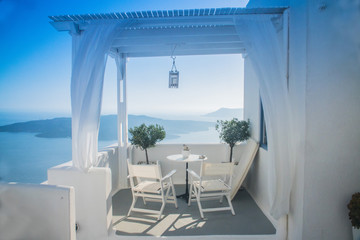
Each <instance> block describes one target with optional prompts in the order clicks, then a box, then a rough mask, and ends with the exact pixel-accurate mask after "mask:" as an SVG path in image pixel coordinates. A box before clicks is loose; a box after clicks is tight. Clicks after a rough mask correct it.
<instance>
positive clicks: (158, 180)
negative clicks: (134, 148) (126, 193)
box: [128, 160, 178, 220]
mask: <svg viewBox="0 0 360 240" xmlns="http://www.w3.org/2000/svg"><path fill="white" fill-rule="evenodd" d="M128 169H129V176H128V177H129V178H130V186H131V192H132V195H133V201H132V204H131V207H130V209H129V212H128V216H130V213H131V212H133V211H134V212H143V213H151V214H157V215H158V220H160V218H161V215H162V212H163V210H164V207H165V204H166V202H170V203H174V204H175V207H176V208H178V205H177V199H176V192H175V188H174V184H173V181H172V175H174V174H175V172H176V170H172V171H171V172H170V173H168V174H167V175H166V176H165V177H162V174H161V167H160V165H159V162H157V164H156V165H133V164H131V163H130V161H129V160H128ZM170 192H171V194H170ZM138 197H142V198H143V202H144V205H146V201H154V202H162V205H161V208H160V210H159V211H156V210H151V209H145V208H137V207H135V203H136V200H137V198H138Z"/></svg>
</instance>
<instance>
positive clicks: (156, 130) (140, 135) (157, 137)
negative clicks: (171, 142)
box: [129, 124, 166, 164]
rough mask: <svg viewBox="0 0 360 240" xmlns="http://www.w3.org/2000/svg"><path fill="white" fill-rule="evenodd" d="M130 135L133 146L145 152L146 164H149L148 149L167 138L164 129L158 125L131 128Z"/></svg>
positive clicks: (142, 125)
mask: <svg viewBox="0 0 360 240" xmlns="http://www.w3.org/2000/svg"><path fill="white" fill-rule="evenodd" d="M129 133H130V135H131V136H130V138H129V140H130V142H131V144H132V145H134V146H136V147H139V148H140V149H141V150H143V151H145V156H146V164H149V157H148V152H147V149H148V148H150V147H154V146H155V144H156V143H157V142H159V141H161V140H163V139H164V138H165V136H166V133H165V130H164V127H162V126H160V125H158V124H156V125H149V126H146V125H145V124H141V125H140V126H138V127H134V128H130V129H129Z"/></svg>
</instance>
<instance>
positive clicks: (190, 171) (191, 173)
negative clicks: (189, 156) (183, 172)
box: [187, 169, 200, 179]
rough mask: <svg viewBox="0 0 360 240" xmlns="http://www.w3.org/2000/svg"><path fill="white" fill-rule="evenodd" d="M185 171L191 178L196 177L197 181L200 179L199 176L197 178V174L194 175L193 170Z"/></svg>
mask: <svg viewBox="0 0 360 240" xmlns="http://www.w3.org/2000/svg"><path fill="white" fill-rule="evenodd" d="M187 171H188V173H190V175H192V176H193V177H196V178H197V179H200V176H199V175H197V173H196V172H194V171H193V170H191V169H188V170H187Z"/></svg>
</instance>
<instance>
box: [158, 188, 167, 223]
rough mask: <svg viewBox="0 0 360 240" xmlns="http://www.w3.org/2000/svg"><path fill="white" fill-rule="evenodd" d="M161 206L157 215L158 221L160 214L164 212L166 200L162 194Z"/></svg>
mask: <svg viewBox="0 0 360 240" xmlns="http://www.w3.org/2000/svg"><path fill="white" fill-rule="evenodd" d="M161 199H162V205H161V208H160V213H159V216H158V219H157V220H158V221H159V220H160V218H161V215H162V212H163V211H164V208H165V204H166V200H165V197H164V193H163V194H162V198H161Z"/></svg>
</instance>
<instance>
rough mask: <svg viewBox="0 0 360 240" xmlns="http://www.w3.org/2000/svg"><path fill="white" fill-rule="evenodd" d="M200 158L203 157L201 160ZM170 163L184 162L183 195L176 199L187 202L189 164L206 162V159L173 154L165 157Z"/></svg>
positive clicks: (191, 155) (197, 156) (192, 155)
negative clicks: (182, 199)
mask: <svg viewBox="0 0 360 240" xmlns="http://www.w3.org/2000/svg"><path fill="white" fill-rule="evenodd" d="M202 156H204V157H203V158H202ZM166 158H167V159H168V160H170V161H176V162H184V163H186V169H185V171H186V179H185V187H186V188H185V193H184V194H181V195H179V196H177V197H178V198H184V199H185V200H188V198H189V173H188V171H187V170H188V168H189V162H199V161H205V160H207V157H206V156H205V155H197V154H190V155H189V156H188V157H183V155H182V154H175V155H170V156H167V157H166Z"/></svg>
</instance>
